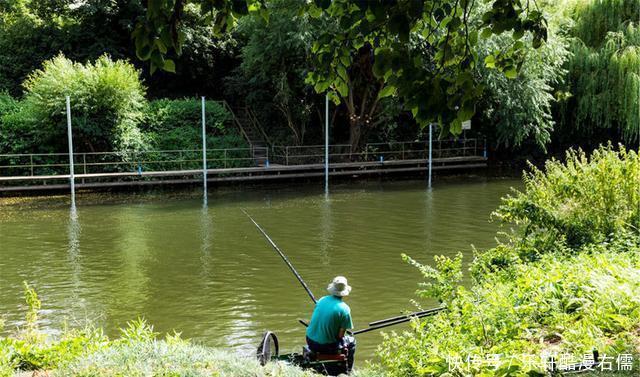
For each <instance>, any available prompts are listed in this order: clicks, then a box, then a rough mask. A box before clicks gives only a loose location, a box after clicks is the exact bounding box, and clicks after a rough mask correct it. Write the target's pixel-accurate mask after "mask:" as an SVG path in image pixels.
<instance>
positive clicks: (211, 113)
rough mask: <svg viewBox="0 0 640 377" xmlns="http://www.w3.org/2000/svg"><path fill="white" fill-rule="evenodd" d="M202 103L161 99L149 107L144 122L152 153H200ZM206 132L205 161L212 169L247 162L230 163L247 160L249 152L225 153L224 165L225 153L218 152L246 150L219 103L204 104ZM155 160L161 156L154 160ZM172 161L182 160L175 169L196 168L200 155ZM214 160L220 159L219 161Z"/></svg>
mask: <svg viewBox="0 0 640 377" xmlns="http://www.w3.org/2000/svg"><path fill="white" fill-rule="evenodd" d="M201 106H202V105H201V102H200V101H199V100H196V99H181V100H169V99H161V100H156V101H152V102H151V103H150V104H149V107H148V109H147V114H146V117H145V119H146V121H145V127H144V130H145V133H146V134H147V135H148V137H149V140H150V144H151V146H152V148H153V149H155V150H200V149H202V118H201V116H202V115H201V112H202V107H201ZM205 119H206V129H207V150H208V153H207V158H208V159H210V160H211V161H210V163H209V166H210V167H211V168H221V167H237V166H243V165H245V164H246V163H247V161H248V160H247V161H243V160H232V159H233V158H248V157H249V151H248V150H245V151H228V152H227V153H226V157H227V158H229V159H230V160H229V161H227V163H226V164H225V163H224V161H222V159H223V158H224V157H225V152H223V151H219V149H227V148H248V147H249V146H248V144H247V142H246V141H245V140H244V138H243V137H242V136H241V135H240V132H239V130H238V129H237V128H236V127H234V126H233V124H232V123H231V122H230V120H231V114H230V113H229V112H228V111H227V110H226V109H225V108H224V107H223V106H222V105H221V104H220V103H219V102H215V101H207V102H206V104H205ZM157 158H158V159H160V158H162V156H157ZM172 158H173V159H174V160H184V162H181V163H179V166H176V167H175V168H176V169H177V168H185V169H186V168H193V169H195V168H199V167H200V166H201V162H200V159H201V157H200V154H199V153H197V152H196V153H189V152H185V153H184V154H182V155H181V156H177V155H172ZM217 159H220V161H218V160H217Z"/></svg>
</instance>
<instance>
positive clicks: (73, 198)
mask: <svg viewBox="0 0 640 377" xmlns="http://www.w3.org/2000/svg"><path fill="white" fill-rule="evenodd" d="M66 100H67V139H68V141H69V183H70V185H71V205H72V206H73V207H75V206H76V182H75V177H74V173H73V137H72V136H71V99H70V98H69V96H67V98H66Z"/></svg>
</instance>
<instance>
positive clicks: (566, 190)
mask: <svg viewBox="0 0 640 377" xmlns="http://www.w3.org/2000/svg"><path fill="white" fill-rule="evenodd" d="M639 182H640V161H639V159H638V154H637V153H636V152H633V151H627V150H625V149H624V148H623V147H620V149H619V150H618V151H616V150H614V149H613V148H612V147H611V146H608V147H601V148H600V149H598V150H596V151H594V153H593V154H592V155H591V157H590V158H587V157H586V155H585V154H584V153H583V152H581V151H570V152H568V155H567V161H566V162H565V163H564V164H562V163H560V162H558V161H550V162H548V163H547V165H546V168H545V171H544V172H543V171H540V170H537V169H534V171H533V172H532V173H529V174H527V175H525V189H524V191H523V192H516V194H514V195H513V196H509V197H507V198H505V199H504V201H503V204H502V206H500V208H499V209H498V210H497V211H496V216H497V217H498V218H499V219H501V220H502V221H505V222H509V223H512V224H515V225H517V230H516V231H515V232H514V233H512V234H511V235H509V237H508V242H506V243H500V244H499V245H498V246H497V247H495V248H493V249H491V250H488V251H486V252H484V253H479V254H478V255H477V256H476V258H475V260H474V263H473V264H472V276H473V278H474V279H473V285H472V286H471V287H468V288H465V287H461V286H457V287H454V286H453V285H454V284H455V283H456V282H457V281H459V280H460V271H461V263H460V261H459V258H456V259H454V260H447V258H445V257H439V258H437V260H436V261H437V268H432V267H428V266H422V265H421V264H420V263H418V262H417V261H415V260H411V259H410V258H408V260H409V261H410V262H411V263H412V264H413V265H414V266H416V267H418V268H419V269H420V271H421V272H422V273H423V276H424V277H425V279H427V282H426V283H425V284H423V288H424V289H423V290H422V291H419V294H420V295H422V296H429V297H435V298H437V299H439V300H440V301H442V302H443V303H444V304H445V305H446V306H447V308H448V310H447V311H445V312H442V313H440V314H438V315H437V316H435V317H432V318H428V319H425V320H415V321H414V322H413V323H412V327H411V330H412V331H411V332H409V331H407V332H404V333H402V334H395V333H392V334H391V335H388V336H386V337H385V339H384V342H383V344H382V346H381V347H380V349H379V354H380V356H381V359H382V364H383V365H384V366H385V367H386V368H387V370H388V371H389V373H390V374H391V375H394V376H427V375H442V374H445V373H452V374H454V375H460V374H471V375H477V374H482V375H487V376H489V375H527V374H528V375H542V374H543V373H545V369H546V368H547V366H546V365H545V362H547V360H548V357H549V356H554V357H556V360H564V362H565V364H569V363H570V361H569V360H568V359H570V358H574V359H575V360H573V362H579V361H582V359H581V358H582V357H583V355H584V354H587V353H590V352H592V350H594V349H596V350H598V351H599V353H600V355H608V356H609V357H611V356H612V355H613V356H617V355H618V354H632V355H633V357H634V358H635V360H636V365H634V368H637V367H638V366H637V356H638V355H637V354H638V349H639V348H638V347H640V339H639V338H638V336H637V331H638V328H640V300H638V297H640V228H639V225H640V192H638V183H639ZM495 355H498V356H495ZM532 355H533V356H535V357H534V359H530V357H531V356H532ZM468 357H471V358H474V357H475V359H473V360H476V361H477V360H481V361H482V360H485V361H486V360H492V362H489V363H486V362H480V363H474V362H472V361H468V360H470V359H467V358H468ZM527 358H528V359H527ZM525 359H526V360H525ZM609 360H613V363H614V365H615V359H609ZM460 366H462V367H463V370H451V368H453V369H456V368H457V367H460ZM464 368H466V369H464ZM634 370H635V369H634Z"/></svg>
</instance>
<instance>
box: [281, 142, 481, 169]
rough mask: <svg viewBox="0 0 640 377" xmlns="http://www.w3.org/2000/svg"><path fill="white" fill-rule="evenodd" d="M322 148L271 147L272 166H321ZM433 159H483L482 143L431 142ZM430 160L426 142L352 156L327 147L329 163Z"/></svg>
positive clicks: (371, 147) (342, 148)
mask: <svg viewBox="0 0 640 377" xmlns="http://www.w3.org/2000/svg"><path fill="white" fill-rule="evenodd" d="M324 153H325V152H324V145H306V146H274V147H273V152H272V155H271V162H273V163H277V164H283V165H305V164H317V163H322V162H324ZM432 153H433V158H446V157H467V156H484V155H485V142H484V139H448V140H435V141H434V142H433V152H432ZM427 158H429V142H428V141H403V142H388V143H368V144H365V146H364V148H363V149H362V151H361V152H357V153H353V152H351V146H350V145H349V144H334V145H329V162H330V163H337V162H347V161H380V160H382V161H391V160H420V159H422V160H424V159H427Z"/></svg>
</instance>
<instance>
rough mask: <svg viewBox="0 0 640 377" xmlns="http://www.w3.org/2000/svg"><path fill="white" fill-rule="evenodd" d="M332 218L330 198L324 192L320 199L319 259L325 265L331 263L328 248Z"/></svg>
mask: <svg viewBox="0 0 640 377" xmlns="http://www.w3.org/2000/svg"><path fill="white" fill-rule="evenodd" d="M332 220H333V219H332V217H331V199H329V195H328V194H325V196H324V198H323V199H322V200H320V259H321V261H322V264H323V265H324V266H325V267H326V266H329V265H330V264H331V256H330V253H329V250H330V249H331V242H332V241H333V232H332Z"/></svg>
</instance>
